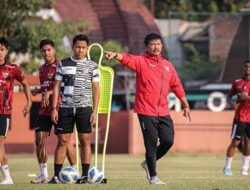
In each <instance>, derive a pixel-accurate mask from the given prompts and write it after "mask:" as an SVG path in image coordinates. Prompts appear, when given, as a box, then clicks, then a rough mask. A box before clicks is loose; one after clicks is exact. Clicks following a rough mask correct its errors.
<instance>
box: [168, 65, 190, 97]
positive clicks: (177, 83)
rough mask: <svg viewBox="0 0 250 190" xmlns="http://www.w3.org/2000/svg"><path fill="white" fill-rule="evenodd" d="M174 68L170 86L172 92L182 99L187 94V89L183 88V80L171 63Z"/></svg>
mask: <svg viewBox="0 0 250 190" xmlns="http://www.w3.org/2000/svg"><path fill="white" fill-rule="evenodd" d="M171 70H172V78H171V80H170V88H171V90H172V92H173V93H174V94H175V95H176V96H177V97H178V98H179V99H180V98H183V97H185V96H186V94H185V91H184V89H183V86H182V83H181V80H180V78H179V76H178V74H177V72H176V70H175V68H174V67H173V66H172V65H171Z"/></svg>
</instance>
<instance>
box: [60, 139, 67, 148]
mask: <svg viewBox="0 0 250 190" xmlns="http://www.w3.org/2000/svg"><path fill="white" fill-rule="evenodd" d="M67 144H68V140H67V139H64V138H61V139H58V146H67Z"/></svg>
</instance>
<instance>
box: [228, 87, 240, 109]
mask: <svg viewBox="0 0 250 190" xmlns="http://www.w3.org/2000/svg"><path fill="white" fill-rule="evenodd" d="M236 93H237V90H236V84H235V82H234V83H233V84H232V87H231V89H230V91H229V93H228V95H227V103H228V104H229V105H231V106H232V107H233V108H234V109H235V110H236V109H237V105H238V102H237V103H236V104H234V103H233V101H232V98H233V96H234V95H235V94H236Z"/></svg>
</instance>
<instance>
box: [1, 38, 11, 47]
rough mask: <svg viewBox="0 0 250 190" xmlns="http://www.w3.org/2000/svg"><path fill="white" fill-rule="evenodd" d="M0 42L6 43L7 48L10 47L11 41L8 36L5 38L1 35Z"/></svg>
mask: <svg viewBox="0 0 250 190" xmlns="http://www.w3.org/2000/svg"><path fill="white" fill-rule="evenodd" d="M0 44H1V45H4V46H5V48H6V49H8V48H9V42H8V40H7V39H6V38H4V37H1V38H0Z"/></svg>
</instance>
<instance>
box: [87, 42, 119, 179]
mask: <svg viewBox="0 0 250 190" xmlns="http://www.w3.org/2000/svg"><path fill="white" fill-rule="evenodd" d="M94 46H97V47H98V48H99V49H100V51H101V54H100V58H99V61H98V66H99V70H100V100H99V105H98V114H107V122H106V132H105V138H104V142H103V152H102V172H103V175H104V176H105V161H106V150H107V142H108V134H109V126H110V114H111V103H112V92H113V84H114V71H113V69H112V68H111V67H107V66H102V63H101V62H102V58H103V48H102V46H101V45H100V44H98V43H94V44H92V45H90V47H89V51H88V58H89V59H91V58H90V50H91V48H92V47H94ZM97 150H98V126H96V136H95V166H96V167H97V155H98V151H97Z"/></svg>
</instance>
